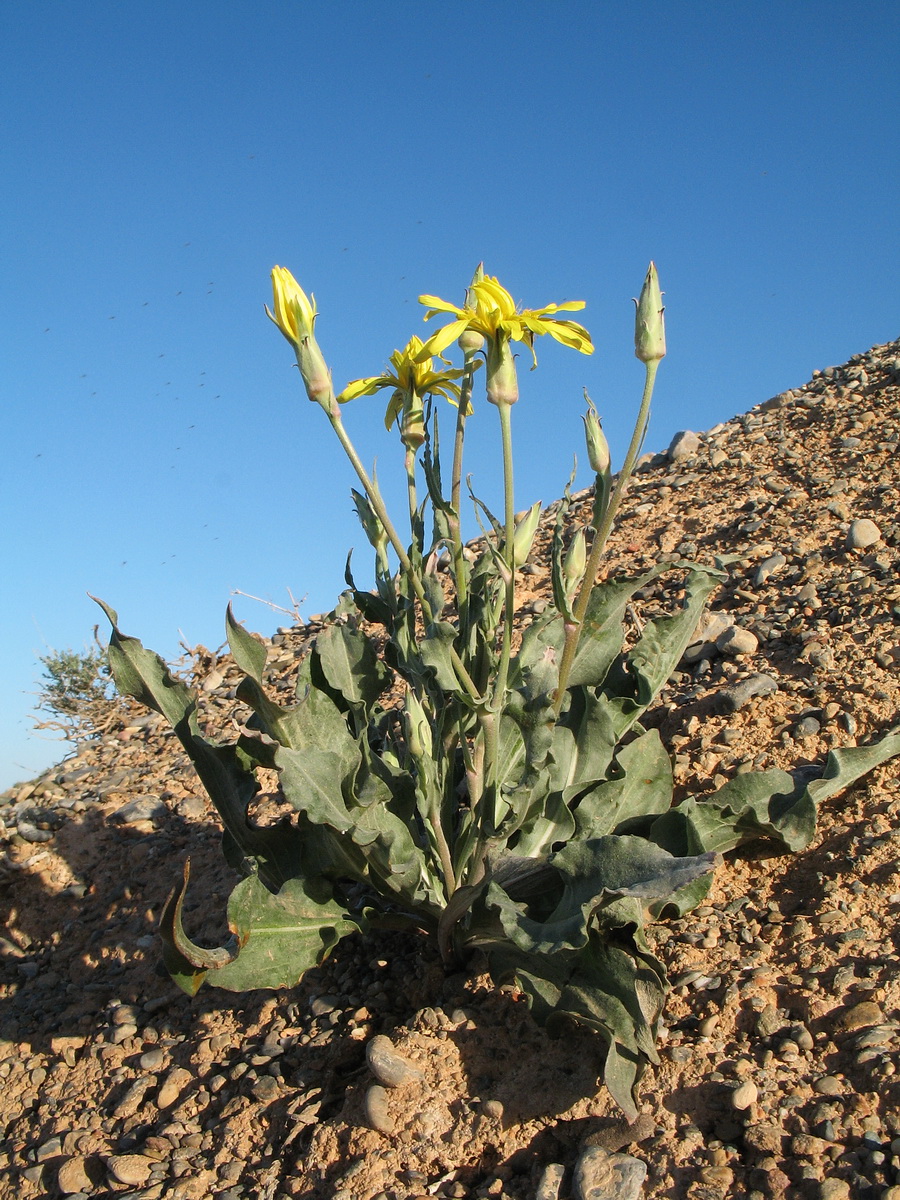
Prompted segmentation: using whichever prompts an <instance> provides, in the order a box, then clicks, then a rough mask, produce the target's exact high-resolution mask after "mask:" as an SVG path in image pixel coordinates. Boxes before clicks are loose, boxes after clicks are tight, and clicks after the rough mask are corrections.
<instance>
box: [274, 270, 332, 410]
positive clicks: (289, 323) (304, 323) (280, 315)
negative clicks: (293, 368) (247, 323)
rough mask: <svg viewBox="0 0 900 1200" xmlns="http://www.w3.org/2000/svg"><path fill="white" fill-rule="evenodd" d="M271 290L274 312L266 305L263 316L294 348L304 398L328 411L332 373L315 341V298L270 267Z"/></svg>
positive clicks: (290, 276) (282, 273)
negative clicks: (264, 315)
mask: <svg viewBox="0 0 900 1200" xmlns="http://www.w3.org/2000/svg"><path fill="white" fill-rule="evenodd" d="M272 290H273V294H274V298H275V312H274V313H272V312H270V311H269V308H268V306H266V315H267V316H268V317H269V319H270V320H271V321H274V322H275V324H276V325H277V326H278V328H279V329H280V330H281V332H282V333H283V334H284V336H285V337H286V338H287V340H288V341H289V342H290V343H291V345H292V346H293V347H294V353H295V354H296V355H297V366H298V367H299V368H300V374H301V375H302V376H303V382H304V384H305V386H306V394H307V396H309V398H310V400H313V401H315V403H316V404H320V405H321V406H322V407H323V408H324V409H325V410H326V411H330V409H331V407H332V406H333V404H334V390H333V388H332V386H331V372H330V371H329V370H328V366H327V364H326V362H325V359H324V357H323V356H322V351H321V350H320V349H319V343H318V342H317V341H316V335H315V325H316V298H315V296H312V297H309V296H307V294H306V292H304V290H303V288H302V287H301V286H300V284H299V283H298V282H297V280H296V279H295V278H294V277H293V275H292V274H291V273H290V271H288V270H287V268H286V267H273V268H272Z"/></svg>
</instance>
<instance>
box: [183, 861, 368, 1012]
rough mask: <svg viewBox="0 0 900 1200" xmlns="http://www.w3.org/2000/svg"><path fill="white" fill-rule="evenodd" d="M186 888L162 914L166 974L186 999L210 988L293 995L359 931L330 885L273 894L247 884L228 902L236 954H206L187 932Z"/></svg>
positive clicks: (252, 879) (290, 886) (253, 878)
mask: <svg viewBox="0 0 900 1200" xmlns="http://www.w3.org/2000/svg"><path fill="white" fill-rule="evenodd" d="M187 883H188V869H187V867H185V876H184V884H183V886H182V887H181V889H180V891H178V892H177V893H176V894H175V895H174V896H173V897H170V899H169V902H168V903H167V905H166V910H165V912H164V914H163V936H164V945H165V955H166V960H165V961H166V966H167V967H169V970H170V972H172V975H173V978H174V980H175V982H176V983H177V984H178V985H179V987H181V988H183V990H185V991H186V992H187V993H188V995H195V994H196V992H197V990H198V989H199V987H200V985H201V984H202V983H204V982H206V983H209V984H212V985H213V986H215V987H221V988H225V989H227V990H228V991H234V992H241V991H247V990H250V989H253V988H281V987H293V986H294V985H295V984H296V983H297V981H298V980H299V979H300V977H301V976H302V975H303V974H304V972H305V971H308V970H309V968H310V967H314V966H318V965H319V963H321V962H322V961H323V960H324V959H325V958H326V957H327V955H328V954H329V952H330V951H331V950H332V948H333V947H334V946H335V945H336V944H337V943H338V942H339V941H340V940H341V938H343V937H346V936H347V934H350V933H355V932H357V931H358V929H359V928H360V921H359V919H358V918H357V919H354V920H351V919H350V918H349V917H348V916H347V914H346V913H345V911H344V909H343V908H342V907H341V905H340V904H338V903H337V901H335V900H334V898H333V896H332V894H331V891H330V889H329V888H328V887H327V885H323V884H321V883H319V884H317V885H311V884H310V883H309V882H307V881H304V880H302V879H289V880H288V881H287V882H286V883H285V884H284V885H283V886H282V887H281V888H280V890H279V891H278V892H277V893H275V894H273V893H272V892H270V891H269V890H268V889H267V888H266V887H265V886H264V885H263V884H262V882H261V881H260V879H259V877H258V876H257V875H250V876H249V877H248V878H247V879H243V880H241V882H240V883H239V884H238V885H237V887H236V888H235V889H234V891H233V892H232V893H231V896H230V898H229V901H228V925H229V928H230V929H231V932H232V934H233V937H234V946H233V948H230V949H220V950H205V949H203V947H201V946H197V945H196V944H195V943H193V942H192V941H191V940H190V939H189V938H188V937H187V935H186V934H185V932H184V929H183V927H182V924H181V907H182V904H183V900H184V894H185V891H186V890H187Z"/></svg>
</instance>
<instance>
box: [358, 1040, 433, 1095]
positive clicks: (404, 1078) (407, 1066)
mask: <svg viewBox="0 0 900 1200" xmlns="http://www.w3.org/2000/svg"><path fill="white" fill-rule="evenodd" d="M366 1061H367V1063H368V1064H369V1070H370V1071H371V1072H372V1074H373V1075H374V1076H375V1078H376V1079H377V1080H378V1082H379V1083H381V1084H383V1085H384V1086H385V1087H389V1088H395V1087H401V1086H402V1085H403V1084H405V1083H415V1082H416V1081H418V1080H422V1079H424V1075H423V1074H422V1072H421V1071H420V1070H419V1068H418V1067H414V1066H413V1064H412V1063H411V1062H410V1061H409V1060H408V1059H406V1058H404V1057H403V1055H402V1054H398V1053H397V1051H396V1050H395V1049H394V1046H393V1043H392V1042H391V1039H390V1038H388V1037H385V1035H384V1034H379V1035H378V1036H377V1037H373V1038H372V1040H371V1041H370V1042H369V1044H368V1045H367V1046H366Z"/></svg>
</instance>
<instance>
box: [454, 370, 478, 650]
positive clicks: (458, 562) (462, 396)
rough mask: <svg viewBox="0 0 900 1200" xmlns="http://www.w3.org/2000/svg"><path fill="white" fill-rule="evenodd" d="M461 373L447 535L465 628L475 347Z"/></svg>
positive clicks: (462, 623) (457, 595) (461, 626)
mask: <svg viewBox="0 0 900 1200" xmlns="http://www.w3.org/2000/svg"><path fill="white" fill-rule="evenodd" d="M464 366H465V369H466V373H465V375H464V376H463V381H462V384H461V385H460V390H459V407H458V408H457V410H456V438H455V440H454V443H453V471H452V474H451V476H450V507H451V509H452V510H453V511H452V513H451V514H450V516H449V524H450V535H451V538H452V542H453V563H454V568H455V574H456V605H457V611H458V613H459V622H460V628H461V629H465V628H466V625H467V619H468V605H469V585H468V582H467V579H466V564H465V561H464V559H463V544H462V529H461V524H460V512H461V508H460V503H461V492H462V466H463V445H464V443H465V433H466V414H467V412H468V408H469V404H470V403H471V400H472V386H473V383H474V379H475V351H474V350H467V351H466V352H465V362H464Z"/></svg>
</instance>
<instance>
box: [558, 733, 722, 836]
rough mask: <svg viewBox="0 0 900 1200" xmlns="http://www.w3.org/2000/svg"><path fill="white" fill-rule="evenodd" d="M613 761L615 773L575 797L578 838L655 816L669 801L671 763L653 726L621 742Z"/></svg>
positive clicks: (597, 834) (662, 811) (663, 809)
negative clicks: (615, 764)
mask: <svg viewBox="0 0 900 1200" xmlns="http://www.w3.org/2000/svg"><path fill="white" fill-rule="evenodd" d="M616 763H617V766H618V770H619V772H620V774H619V775H618V777H617V778H613V779H608V780H606V781H604V782H602V783H598V784H596V785H595V786H594V787H592V788H591V790H590V791H588V792H586V793H585V794H584V795H582V797H581V799H580V800H579V801H578V805H577V807H576V809H575V822H576V825H577V830H578V837H579V838H582V837H585V838H596V837H600V836H601V835H602V834H606V833H615V832H616V830H617V829H618V828H619V827H620V826H621V825H623V823H626V822H630V821H636V820H638V819H640V818H641V817H648V816H658V815H660V814H661V813H664V812H667V811H668V809H669V807H670V806H671V804H672V764H671V762H670V760H669V756H668V754H667V753H666V750H665V747H664V746H663V744H662V742H661V741H660V737H659V733H658V731H657V730H655V729H650V730H647V732H645V733H642V734H641V736H640V737H638V738H636V739H635V740H634V741H633V742H630V743H629V744H628V745H627V746H623V748H622V749H621V750H619V752H618V754H617V755H616ZM709 849H712V847H709Z"/></svg>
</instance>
